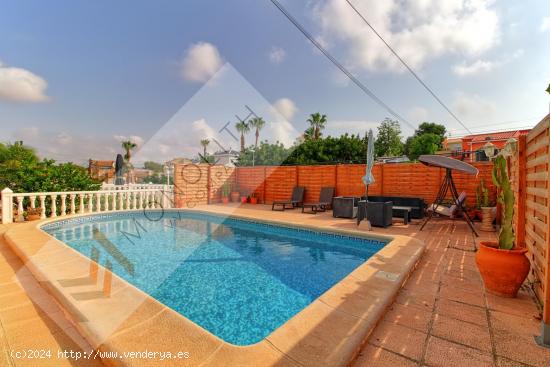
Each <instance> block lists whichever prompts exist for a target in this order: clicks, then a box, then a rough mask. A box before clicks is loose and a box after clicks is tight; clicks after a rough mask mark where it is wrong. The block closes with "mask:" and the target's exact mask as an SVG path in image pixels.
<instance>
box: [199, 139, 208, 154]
mask: <svg viewBox="0 0 550 367" xmlns="http://www.w3.org/2000/svg"><path fill="white" fill-rule="evenodd" d="M208 144H210V140H208V139H202V140H201V145H202V156H203V157H204V159H206V147H208Z"/></svg>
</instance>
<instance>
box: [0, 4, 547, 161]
mask: <svg viewBox="0 0 550 367" xmlns="http://www.w3.org/2000/svg"><path fill="white" fill-rule="evenodd" d="M280 1H281V3H282V4H283V5H284V6H285V7H286V8H287V10H288V11H289V12H290V13H291V14H292V15H293V16H294V17H295V18H296V19H297V20H298V21H299V22H300V23H301V24H302V26H303V27H304V28H306V29H307V30H308V31H309V32H310V33H311V34H312V35H313V36H314V37H315V39H316V40H317V41H318V42H319V43H320V44H322V45H323V46H324V47H325V48H326V49H327V50H329V52H331V53H332V54H333V55H334V57H335V58H337V59H338V60H339V61H340V62H341V63H342V64H343V65H345V66H346V67H347V68H348V69H349V70H350V71H351V72H352V73H353V74H354V75H355V76H356V77H357V78H358V79H359V80H360V81H361V82H362V83H364V84H365V85H366V86H367V87H368V88H369V89H370V90H371V91H372V92H374V93H375V94H376V95H377V96H378V98H380V99H381V100H383V101H384V103H386V104H387V105H388V106H390V107H391V108H392V109H393V110H395V111H396V112H397V113H398V114H399V115H401V116H402V117H403V118H404V120H406V121H400V124H401V127H402V133H403V137H406V136H408V135H411V134H412V133H413V131H414V129H415V128H416V127H417V126H418V124H420V123H421V122H423V121H431V122H437V123H441V124H444V125H445V126H446V127H447V130H448V132H449V133H450V134H451V135H452V136H460V135H465V134H467V130H466V129H465V128H464V127H463V126H461V125H460V124H459V123H458V122H457V121H455V120H454V119H453V118H452V116H451V115H450V114H449V113H448V112H447V111H445V110H444V109H443V107H442V106H440V105H439V104H438V103H437V101H435V99H434V98H433V97H432V96H431V95H430V94H429V93H428V92H427V91H426V90H425V89H423V87H422V86H421V85H420V84H419V83H418V82H417V81H416V80H415V79H414V78H413V77H412V76H411V74H410V73H408V72H407V70H406V69H405V68H404V67H403V66H402V65H401V64H400V63H399V61H398V60H397V58H396V57H395V56H394V55H392V54H391V53H390V51H389V50H388V49H387V48H386V46H385V45H384V44H383V43H382V42H381V41H380V40H379V39H378V38H376V36H375V35H374V33H373V32H372V30H371V29H369V28H368V27H367V26H366V25H365V23H364V22H363V21H362V20H361V19H360V18H359V17H358V15H357V14H356V13H355V12H354V11H353V9H352V8H351V7H350V6H349V4H348V3H347V2H346V0H321V1H312V0H292V1H291V0H280ZM350 1H351V2H352V3H353V4H354V5H355V6H356V7H357V9H358V10H359V11H360V12H361V13H362V14H363V16H364V17H365V18H366V19H368V20H369V22H370V23H371V24H372V26H373V27H374V28H375V29H376V30H377V31H378V33H380V34H381V35H382V37H383V38H384V39H385V40H386V41H387V42H388V43H389V44H390V45H391V46H392V47H393V48H394V49H395V50H396V52H397V53H398V54H399V55H400V56H401V58H402V59H404V60H405V61H406V62H407V63H408V64H409V65H410V66H411V67H412V68H413V69H414V70H415V71H416V73H417V74H418V75H419V76H420V77H421V78H422V79H423V80H424V82H426V84H428V85H429V86H430V87H431V88H432V89H433V90H434V91H435V93H436V94H437V96H438V97H439V98H440V99H441V100H442V101H444V103H445V104H446V105H447V106H448V107H449V108H450V109H451V110H452V111H453V112H454V113H455V115H457V116H458V117H459V118H460V120H461V121H462V122H463V123H464V125H465V126H466V127H467V128H468V129H469V130H470V131H472V132H484V131H494V130H508V129H514V128H524V127H529V126H534V125H535V124H536V123H537V122H538V121H540V120H541V119H542V118H543V117H544V116H545V115H546V114H547V113H548V112H549V101H550V96H549V95H548V94H547V93H545V92H544V90H545V89H546V88H547V86H548V83H550V67H549V66H548V65H549V64H548V60H549V59H550V47H549V46H550V3H548V1H547V0H526V1H521V2H518V1H513V0H503V1H492V0H409V1H401V0H387V1H376V0H350ZM159 4H161V5H159ZM246 106H248V107H249V108H250V109H251V110H252V111H254V113H255V114H256V115H258V116H260V117H262V118H264V120H266V121H267V125H266V127H265V128H264V129H263V130H262V132H261V139H262V140H264V139H267V140H269V141H271V142H274V141H277V140H278V141H280V142H282V143H284V144H285V145H287V146H288V145H290V144H292V143H293V142H294V141H295V139H296V138H297V137H298V136H299V135H300V133H301V132H303V130H304V129H305V128H306V127H307V122H306V120H307V118H308V116H309V114H311V113H314V112H321V113H323V114H326V115H327V118H328V123H327V128H326V131H325V135H333V136H338V135H340V134H342V133H344V132H349V133H359V134H364V133H365V132H366V131H367V130H368V129H370V128H372V129H374V131H375V133H376V127H377V126H378V125H379V123H380V122H381V121H382V120H383V119H384V118H386V117H391V115H390V114H389V113H388V111H386V110H385V109H383V108H381V107H380V106H379V105H377V104H376V103H375V102H374V101H372V100H371V99H370V98H369V97H368V96H367V95H366V94H364V93H363V92H362V91H361V90H360V89H359V88H358V87H357V86H356V85H354V84H353V83H351V82H350V81H349V79H347V77H346V76H345V75H344V74H342V72H341V71H340V70H338V69H337V68H336V67H335V66H334V65H333V64H331V63H330V61H328V60H327V59H326V58H325V57H324V56H323V55H322V54H321V53H320V52H319V51H318V50H317V49H315V47H314V46H313V45H312V44H311V43H310V42H309V41H308V40H307V39H306V38H305V37H304V35H303V34H301V33H300V32H299V31H298V30H297V29H296V28H295V27H294V26H293V25H292V24H291V23H290V22H289V21H288V19H286V18H285V17H284V16H283V14H282V13H280V12H279V10H278V9H277V8H276V7H275V6H274V5H273V4H272V3H271V2H270V1H269V0H232V1H219V0H218V1H213V0H201V1H198V0H188V1H164V2H162V3H158V2H152V1H148V2H144V1H116V2H107V1H95V2H88V1H78V2H76V1H58V0H52V1H48V2H45V1H39V0H36V1H31V0H29V1H24V2H23V1H16V0H14V1H11V0H4V1H2V3H0V128H1V131H2V134H1V135H0V141H3V142H13V141H15V140H23V141H24V142H25V144H27V145H30V146H33V147H35V148H36V149H37V152H38V153H39V155H40V156H42V157H48V158H54V159H57V160H59V161H73V162H75V163H85V162H86V161H87V160H88V159H89V158H93V159H114V158H115V155H116V154H117V153H120V152H121V148H120V141H121V140H124V139H131V140H133V141H134V142H136V143H138V145H139V148H138V151H137V152H136V158H135V159H136V162H140V161H144V160H155V161H159V162H161V161H165V160H168V159H171V158H174V157H181V156H184V157H193V156H196V154H197V152H200V151H202V148H201V147H200V140H201V139H204V138H209V139H210V140H211V141H212V142H211V144H210V146H209V150H210V151H211V152H213V151H215V150H218V149H220V148H221V147H223V148H225V149H228V148H233V149H238V147H239V143H238V141H236V140H235V139H234V138H233V136H232V134H233V135H236V132H235V131H234V124H235V122H236V121H237V117H236V116H238V117H239V118H245V117H247V115H248V114H249V110H248V109H247V107H246ZM227 123H229V124H228V125H227V126H226V124H227ZM224 126H226V127H227V129H225V130H224V129H223V128H224ZM228 130H230V131H231V133H230V132H229V131H228ZM214 139H215V140H216V142H218V143H219V145H218V143H214V142H213V141H214ZM253 140H254V134H253V132H250V133H249V134H247V144H251V143H253Z"/></svg>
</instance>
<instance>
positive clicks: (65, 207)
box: [60, 194, 67, 217]
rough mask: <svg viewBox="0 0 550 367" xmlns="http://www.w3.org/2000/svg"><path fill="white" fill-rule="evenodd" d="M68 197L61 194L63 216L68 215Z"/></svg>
mask: <svg viewBox="0 0 550 367" xmlns="http://www.w3.org/2000/svg"><path fill="white" fill-rule="evenodd" d="M66 199H67V195H66V194H61V213H60V214H61V216H62V217H63V216H65V215H67V203H66Z"/></svg>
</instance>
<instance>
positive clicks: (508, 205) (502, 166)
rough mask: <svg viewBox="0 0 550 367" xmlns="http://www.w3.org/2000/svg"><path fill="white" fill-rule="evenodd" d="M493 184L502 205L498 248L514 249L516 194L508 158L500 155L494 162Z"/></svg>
mask: <svg viewBox="0 0 550 367" xmlns="http://www.w3.org/2000/svg"><path fill="white" fill-rule="evenodd" d="M492 176H493V183H494V184H495V186H496V187H497V188H498V189H499V194H498V198H497V200H498V202H499V203H500V204H501V205H502V223H501V227H500V231H499V233H498V247H499V248H500V249H504V250H511V249H512V248H514V240H515V235H514V229H513V225H512V219H513V216H514V192H513V191H512V186H511V185H510V179H509V178H508V166H507V162H506V158H504V157H503V156H501V155H499V156H498V157H496V158H495V160H494V166H493V172H492Z"/></svg>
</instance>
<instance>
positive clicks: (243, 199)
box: [241, 195, 248, 204]
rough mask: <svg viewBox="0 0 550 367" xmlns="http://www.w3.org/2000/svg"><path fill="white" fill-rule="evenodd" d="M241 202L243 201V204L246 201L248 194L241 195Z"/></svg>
mask: <svg viewBox="0 0 550 367" xmlns="http://www.w3.org/2000/svg"><path fill="white" fill-rule="evenodd" d="M241 203H243V204H246V203H248V196H246V195H243V196H241Z"/></svg>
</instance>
